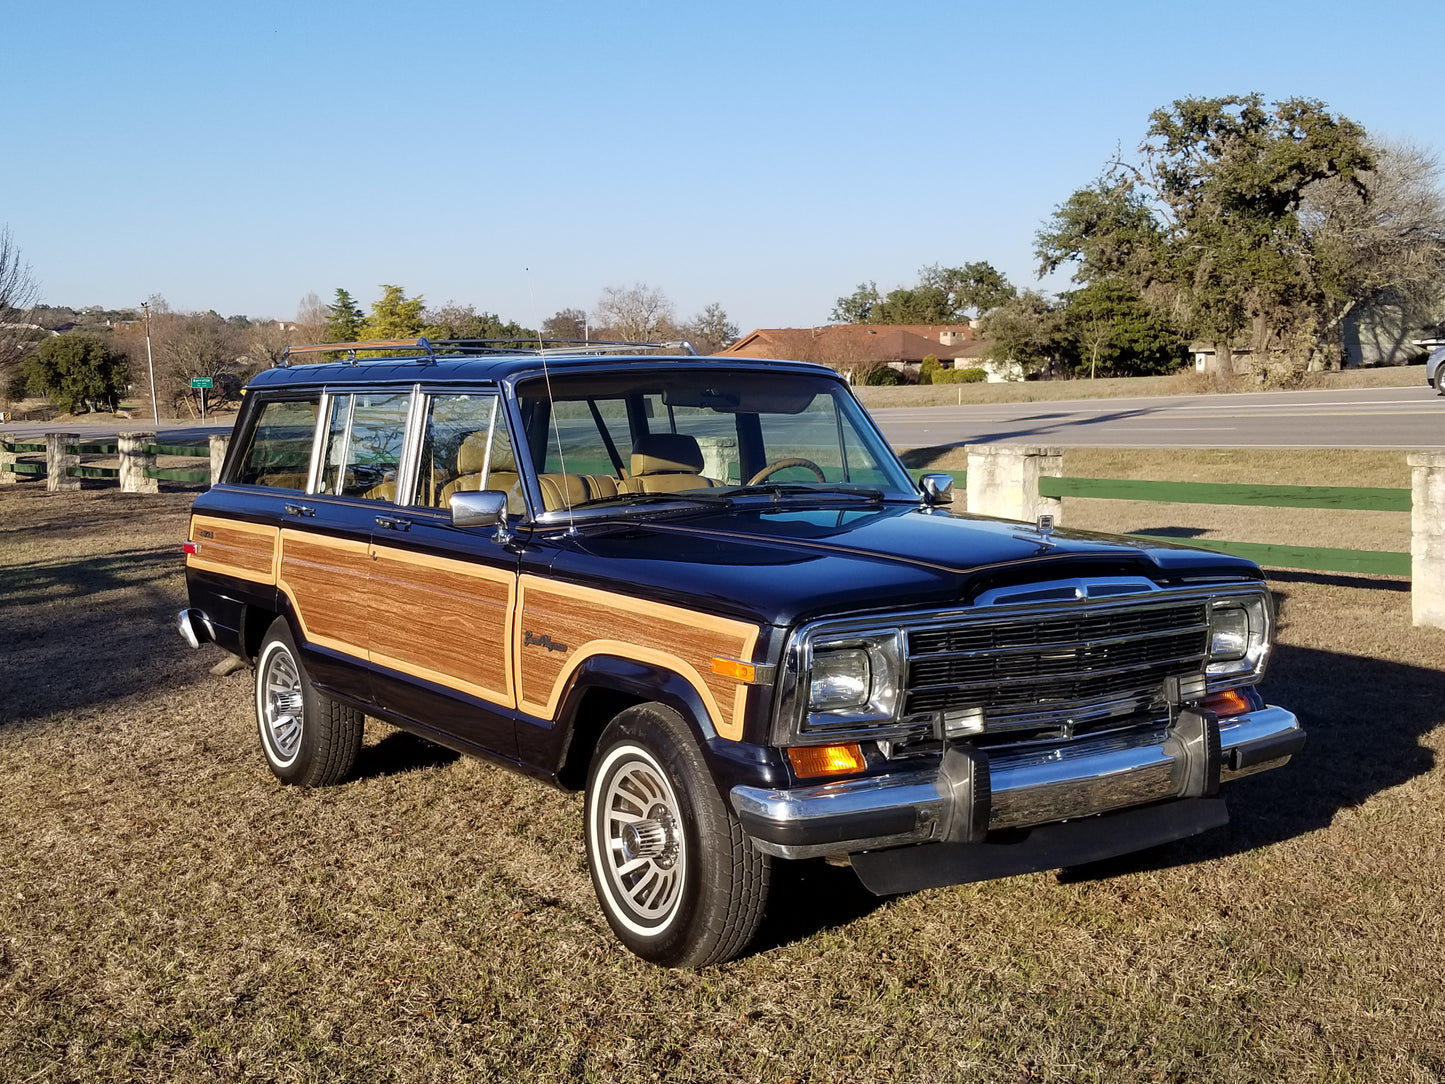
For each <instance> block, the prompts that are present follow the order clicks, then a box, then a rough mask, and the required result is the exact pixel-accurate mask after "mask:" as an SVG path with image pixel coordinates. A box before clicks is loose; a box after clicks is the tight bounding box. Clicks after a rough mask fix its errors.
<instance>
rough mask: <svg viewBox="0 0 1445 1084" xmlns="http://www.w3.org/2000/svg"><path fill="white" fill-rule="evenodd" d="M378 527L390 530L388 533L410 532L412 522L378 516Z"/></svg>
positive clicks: (393, 517)
mask: <svg viewBox="0 0 1445 1084" xmlns="http://www.w3.org/2000/svg"><path fill="white" fill-rule="evenodd" d="M376 525H377V526H378V527H382V528H384V529H386V530H388V531H409V530H411V520H409V519H399V518H397V517H395V516H377V517H376Z"/></svg>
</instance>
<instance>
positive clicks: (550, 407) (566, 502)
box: [522, 267, 577, 535]
mask: <svg viewBox="0 0 1445 1084" xmlns="http://www.w3.org/2000/svg"><path fill="white" fill-rule="evenodd" d="M522 270H523V271H524V272H526V275H527V300H528V303H529V304H530V305H531V306H532V311H533V312H538V311H539V310H538V308H537V294H536V291H535V290H534V289H533V288H532V269H531V268H530V267H524V268H522ZM537 353H538V354H539V355H540V356H541V358H542V382H543V383H544V384H545V385H546V387H547V414H548V416H549V418H550V420H551V422H552V435H553V436H554V437H556V439H557V465H558V466H559V467H561V468H562V481H561V483H560V484H559V485H558V486H557V489H558V490H559V492H561V494H562V506H563V507H564V508H566V509H567V533H568V534H569V535H575V534H576V533H577V521H576V519H575V517H574V515H573V512H572V501H571V499H570V497H571V495H570V494H569V493H568V492H567V455H566V453H565V452H564V451H563V450H562V424H561V423H560V422H559V421H558V420H557V400H556V398H555V397H554V396H553V395H552V371H551V370H550V369H548V368H547V343H546V340H545V339H543V337H542V322H541V321H538V323H537ZM540 466H541V467H542V468H544V470H539V471H538V472H537V492H538V493H541V495H542V510H543V511H544V512H545V511H546V508H547V504H546V501H547V494H546V493H545V492H543V490H542V474H543V473H544V471H545V468H546V466H547V462H546V455H545V453H544V455H543V460H542V463H541V464H540Z"/></svg>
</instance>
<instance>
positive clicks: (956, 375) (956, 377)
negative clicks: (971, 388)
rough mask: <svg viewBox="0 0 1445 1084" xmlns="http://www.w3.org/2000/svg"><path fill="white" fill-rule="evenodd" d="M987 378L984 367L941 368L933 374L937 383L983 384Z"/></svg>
mask: <svg viewBox="0 0 1445 1084" xmlns="http://www.w3.org/2000/svg"><path fill="white" fill-rule="evenodd" d="M987 379H988V373H986V372H984V371H983V370H982V369H940V370H939V371H938V372H937V373H935V374H934V375H933V382H934V383H935V384H981V383H983V382H984V381H985V380H987Z"/></svg>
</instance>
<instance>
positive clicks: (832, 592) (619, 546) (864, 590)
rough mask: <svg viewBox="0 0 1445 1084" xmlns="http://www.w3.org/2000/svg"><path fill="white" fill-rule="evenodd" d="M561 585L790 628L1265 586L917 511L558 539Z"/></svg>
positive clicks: (1145, 552) (1136, 554) (719, 516)
mask: <svg viewBox="0 0 1445 1084" xmlns="http://www.w3.org/2000/svg"><path fill="white" fill-rule="evenodd" d="M556 541H557V544H558V546H559V549H558V552H557V555H556V558H555V560H553V562H552V571H553V573H554V574H556V575H558V576H561V577H563V578H565V579H573V580H576V581H578V582H584V583H592V584H595V585H596V586H600V587H607V588H611V589H614V590H615V589H616V587H617V584H618V583H619V582H623V583H631V584H635V585H636V587H637V593H639V594H643V595H646V596H647V597H649V598H653V599H657V600H659V601H662V600H667V601H672V602H675V603H677V604H680V605H685V606H689V607H692V608H701V609H707V610H709V611H711V612H715V613H725V614H729V615H731V616H736V617H739V618H742V619H744V620H750V621H756V622H759V623H764V624H773V625H779V626H786V625H791V624H793V623H795V622H798V621H803V620H809V619H811V618H815V617H821V616H825V615H826V616H840V615H843V614H849V613H858V612H868V611H882V610H898V609H910V608H917V607H935V606H958V605H968V604H969V603H971V602H972V601H973V599H974V598H975V597H976V596H977V595H978V594H979V593H980V592H981V591H985V590H989V589H991V588H995V587H1001V586H1007V585H1009V584H1016V583H1030V582H1045V581H1049V580H1060V579H1071V578H1077V577H1081V576H1142V577H1145V578H1148V579H1150V580H1153V581H1155V582H1156V583H1159V584H1161V585H1172V584H1182V583H1189V582H1202V581H1205V580H1220V579H1227V580H1239V579H1259V578H1260V572H1259V569H1258V568H1257V566H1255V565H1254V564H1253V563H1251V562H1249V561H1247V560H1244V559H1242V558H1238V557H1231V556H1228V555H1225V554H1219V553H1210V552H1207V551H1202V550H1195V549H1189V548H1187V547H1184V546H1171V545H1167V544H1162V543H1158V542H1154V541H1147V542H1146V541H1144V540H1142V539H1131V538H1123V537H1117V536H1111V535H1099V534H1092V533H1089V532H1081V531H1067V530H1059V531H1055V532H1053V533H1052V534H1050V535H1049V536H1048V537H1047V538H1045V537H1044V536H1043V535H1041V534H1039V532H1037V531H1036V530H1035V529H1034V528H1033V527H1032V526H1031V525H1029V524H1024V523H1016V522H1011V521H1007V520H996V519H988V518H985V517H982V516H971V515H967V514H963V513H952V512H947V511H941V510H932V511H930V510H925V509H919V508H917V507H916V506H911V505H910V506H899V505H895V506H886V507H882V508H879V507H877V506H869V507H867V508H861V509H860V508H856V507H855V508H849V509H839V508H827V509H819V508H796V507H795V508H783V509H760V510H752V509H746V510H745V509H737V508H734V509H729V510H726V511H718V512H707V513H700V514H698V515H693V516H687V517H683V518H667V519H657V520H649V521H643V522H638V521H636V520H629V521H628V522H626V523H625V524H624V523H620V522H617V521H612V522H611V523H610V524H609V525H607V526H603V525H597V526H595V527H589V528H588V529H586V530H584V531H582V532H579V533H578V534H576V535H572V536H561V537H558V538H557V539H556Z"/></svg>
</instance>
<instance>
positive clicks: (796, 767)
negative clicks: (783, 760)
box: [788, 742, 868, 779]
mask: <svg viewBox="0 0 1445 1084" xmlns="http://www.w3.org/2000/svg"><path fill="white" fill-rule="evenodd" d="M788 763H790V764H791V765H792V766H793V771H794V772H795V773H797V776H798V778H799V779H812V778H815V777H817V776H820V775H847V774H849V773H850V772H861V771H862V770H863V769H864V768H866V767H867V766H868V765H867V764H866V763H865V762H864V760H863V750H862V749H860V748H859V747H858V743H857V742H849V743H848V744H847V745H795V746H791V747H790V748H789V749H788Z"/></svg>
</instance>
